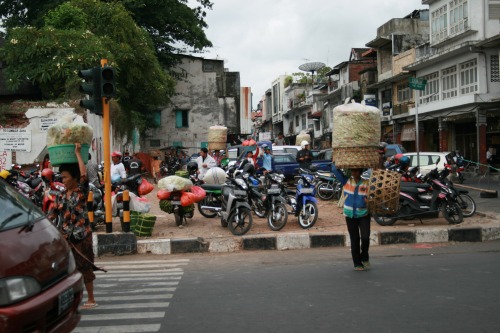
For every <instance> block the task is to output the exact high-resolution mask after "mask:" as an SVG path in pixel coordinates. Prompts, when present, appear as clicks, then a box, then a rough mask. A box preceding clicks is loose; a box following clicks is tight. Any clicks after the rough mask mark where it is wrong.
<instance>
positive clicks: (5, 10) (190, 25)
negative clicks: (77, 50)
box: [0, 0, 212, 68]
mask: <svg viewBox="0 0 500 333" xmlns="http://www.w3.org/2000/svg"><path fill="white" fill-rule="evenodd" d="M65 2H69V1H68V0H50V1H40V0H23V1H19V0H10V1H0V17H1V18H2V19H3V26H4V27H6V28H13V27H26V26H33V27H36V28H41V27H43V26H44V25H45V24H44V17H45V15H46V14H47V13H48V12H49V11H50V10H53V9H55V8H57V7H58V6H59V5H60V4H62V3H65ZM94 2H95V1H94ZM97 2H104V3H121V4H122V5H123V6H124V7H125V8H126V9H127V10H128V11H129V12H130V13H131V15H132V17H133V18H134V20H135V22H136V23H137V25H139V26H140V27H142V28H144V29H146V31H147V32H148V34H149V36H150V38H151V40H152V41H153V45H154V47H155V50H156V52H157V56H158V58H159V60H160V62H161V63H162V64H163V65H164V66H166V67H167V68H169V67H171V66H172V64H175V63H176V62H177V61H178V58H177V57H176V55H177V54H178V53H181V52H185V51H186V49H187V48H190V51H191V52H201V51H202V50H203V49H204V48H206V47H211V46H212V43H211V42H210V41H209V40H208V39H207V37H206V35H205V32H204V29H206V28H207V27H208V26H207V24H206V22H205V21H204V18H205V17H206V11H207V10H211V9H212V3H211V2H210V0H196V2H197V4H198V5H197V6H196V7H194V8H190V7H189V6H188V0H101V1H97ZM90 17H92V16H90ZM92 18H93V20H96V19H100V17H99V16H97V15H95V16H93V17H92Z"/></svg>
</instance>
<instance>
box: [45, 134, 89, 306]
mask: <svg viewBox="0 0 500 333" xmlns="http://www.w3.org/2000/svg"><path fill="white" fill-rule="evenodd" d="M80 148H81V145H80V144H79V143H77V144H75V155H76V157H77V160H78V163H73V164H62V165H61V166H59V172H60V173H61V177H62V182H63V184H64V186H65V187H66V191H65V192H63V193H61V194H60V195H59V197H58V200H57V204H56V205H55V207H54V208H53V209H52V210H51V211H49V218H50V219H51V220H52V221H53V222H54V223H56V225H57V227H58V228H59V230H61V232H62V233H63V235H64V236H65V237H66V240H67V241H68V242H69V243H70V245H71V250H72V252H73V255H74V257H75V261H76V268H77V269H78V270H79V271H80V272H81V273H82V275H83V282H84V284H85V289H86V290H87V296H88V299H87V302H85V303H84V304H83V307H82V308H83V309H91V308H95V307H96V306H97V303H96V301H95V299H94V283H93V281H94V280H95V274H94V266H93V262H94V252H93V249H92V230H91V226H90V222H89V219H88V211H87V197H88V193H89V181H88V178H87V174H86V171H87V170H86V167H85V164H84V163H83V160H82V156H81V154H80ZM79 252H80V253H79ZM82 255H84V256H85V257H86V259H88V260H86V259H85V258H83V257H82Z"/></svg>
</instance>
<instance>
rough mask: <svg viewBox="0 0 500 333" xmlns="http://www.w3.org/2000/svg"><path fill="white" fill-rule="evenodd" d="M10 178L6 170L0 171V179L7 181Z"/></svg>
mask: <svg viewBox="0 0 500 333" xmlns="http://www.w3.org/2000/svg"><path fill="white" fill-rule="evenodd" d="M9 176H10V172H9V171H8V170H2V171H0V177H2V178H3V179H7V178H8V177H9Z"/></svg>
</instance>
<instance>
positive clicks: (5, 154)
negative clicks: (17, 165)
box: [0, 151, 12, 170]
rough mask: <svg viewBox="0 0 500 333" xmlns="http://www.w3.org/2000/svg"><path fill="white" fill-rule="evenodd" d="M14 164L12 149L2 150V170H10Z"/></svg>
mask: <svg viewBox="0 0 500 333" xmlns="http://www.w3.org/2000/svg"><path fill="white" fill-rule="evenodd" d="M11 165H12V153H11V152H10V151H0V170H4V169H6V170H9V169H10V167H11Z"/></svg>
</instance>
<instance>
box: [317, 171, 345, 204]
mask: <svg viewBox="0 0 500 333" xmlns="http://www.w3.org/2000/svg"><path fill="white" fill-rule="evenodd" d="M315 178H316V192H317V193H318V197H319V198H320V199H321V200H332V199H337V200H338V199H340V196H341V195H342V184H341V183H340V182H339V181H338V180H337V178H335V176H333V175H332V174H329V175H326V174H324V173H322V172H316V174H315Z"/></svg>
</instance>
